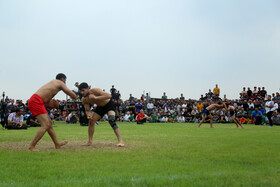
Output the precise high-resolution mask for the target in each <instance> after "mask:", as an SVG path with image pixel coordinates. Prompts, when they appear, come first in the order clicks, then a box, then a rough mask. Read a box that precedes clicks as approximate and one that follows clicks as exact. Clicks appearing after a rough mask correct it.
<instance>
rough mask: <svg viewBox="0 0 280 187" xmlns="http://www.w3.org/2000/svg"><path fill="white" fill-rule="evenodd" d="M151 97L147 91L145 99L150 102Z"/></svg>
mask: <svg viewBox="0 0 280 187" xmlns="http://www.w3.org/2000/svg"><path fill="white" fill-rule="evenodd" d="M150 99H151V97H150V95H149V94H148V93H146V96H145V100H146V101H148V102H149V101H150Z"/></svg>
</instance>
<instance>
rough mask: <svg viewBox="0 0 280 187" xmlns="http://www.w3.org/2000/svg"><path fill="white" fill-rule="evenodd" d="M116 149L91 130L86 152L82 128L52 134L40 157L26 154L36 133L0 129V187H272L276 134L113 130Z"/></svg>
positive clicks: (104, 133)
mask: <svg viewBox="0 0 280 187" xmlns="http://www.w3.org/2000/svg"><path fill="white" fill-rule="evenodd" d="M118 126H119V127H120V130H121V133H122V136H123V139H124V141H125V143H126V146H125V147H124V148H118V147H116V146H115V144H116V143H117V141H116V137H115V135H114V134H113V130H112V129H111V127H110V126H109V124H108V123H101V124H100V125H99V126H96V132H95V135H94V145H92V146H90V147H84V146H81V144H83V143H85V142H86V140H87V127H81V126H79V125H67V124H65V123H64V122H61V123H58V122H56V125H55V126H54V129H55V131H56V134H57V136H58V139H59V140H68V141H69V144H68V145H66V146H65V147H63V148H62V149H61V150H55V149H54V145H53V144H52V142H51V139H50V137H49V136H48V134H45V136H44V137H43V139H42V140H41V141H40V143H39V145H38V148H39V149H41V152H30V151H27V148H28V145H29V143H30V141H31V140H32V139H33V138H34V135H35V133H36V131H37V130H38V128H29V129H28V130H20V131H15V130H4V129H0V158H1V159H0V186H279V185H280V127H274V128H272V129H270V128H268V127H267V126H253V125H247V126H245V129H236V128H235V125H233V124H214V127H215V128H214V129H210V128H209V124H203V125H202V127H201V128H199V129H198V128H197V124H145V125H136V124H135V123H118Z"/></svg>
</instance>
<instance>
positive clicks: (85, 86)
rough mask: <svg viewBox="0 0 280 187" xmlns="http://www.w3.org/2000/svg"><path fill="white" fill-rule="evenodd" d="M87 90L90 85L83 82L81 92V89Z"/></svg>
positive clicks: (80, 87) (80, 86)
mask: <svg viewBox="0 0 280 187" xmlns="http://www.w3.org/2000/svg"><path fill="white" fill-rule="evenodd" d="M84 88H85V89H87V88H88V84H87V83H86V82H82V83H81V84H80V85H79V90H81V89H84Z"/></svg>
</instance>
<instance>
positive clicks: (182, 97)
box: [180, 93, 185, 101]
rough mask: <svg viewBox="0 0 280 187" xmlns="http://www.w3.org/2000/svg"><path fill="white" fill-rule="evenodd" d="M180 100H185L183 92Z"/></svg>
mask: <svg viewBox="0 0 280 187" xmlns="http://www.w3.org/2000/svg"><path fill="white" fill-rule="evenodd" d="M180 100H181V101H183V100H185V97H184V96H183V94H182V93H181V97H180Z"/></svg>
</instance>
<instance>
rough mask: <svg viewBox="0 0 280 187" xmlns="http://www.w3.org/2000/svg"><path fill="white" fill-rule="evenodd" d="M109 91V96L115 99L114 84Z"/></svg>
mask: <svg viewBox="0 0 280 187" xmlns="http://www.w3.org/2000/svg"><path fill="white" fill-rule="evenodd" d="M110 92H111V96H112V99H115V95H116V88H115V86H114V85H112V88H111V89H110Z"/></svg>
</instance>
